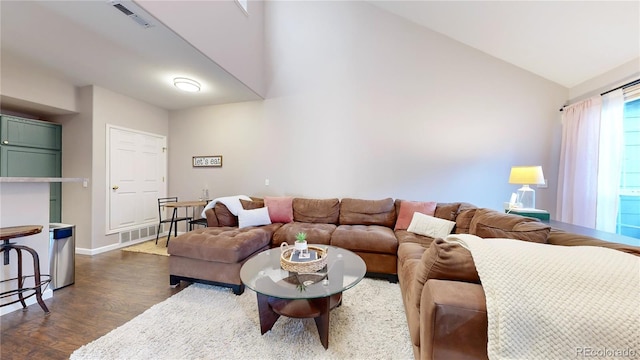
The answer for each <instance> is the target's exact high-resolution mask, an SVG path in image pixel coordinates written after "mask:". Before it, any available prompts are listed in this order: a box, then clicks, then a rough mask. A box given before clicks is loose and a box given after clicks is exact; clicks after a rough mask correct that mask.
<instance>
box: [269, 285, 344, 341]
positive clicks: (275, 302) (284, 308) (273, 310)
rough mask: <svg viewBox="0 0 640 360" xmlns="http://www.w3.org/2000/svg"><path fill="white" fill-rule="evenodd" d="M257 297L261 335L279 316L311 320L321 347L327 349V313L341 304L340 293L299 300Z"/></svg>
mask: <svg viewBox="0 0 640 360" xmlns="http://www.w3.org/2000/svg"><path fill="white" fill-rule="evenodd" d="M257 295H258V313H259V314H260V331H261V333H262V334H263V335H264V333H266V332H267V331H269V330H271V328H272V327H273V325H274V324H275V323H276V321H277V320H278V319H279V318H280V316H286V317H291V318H303V319H304V318H313V319H314V320H315V322H316V327H317V328H318V334H319V335H320V342H321V343H322V346H324V348H325V349H327V348H328V347H329V312H330V311H331V309H333V308H335V307H336V306H339V305H340V304H341V303H342V293H338V294H335V295H332V296H329V297H323V298H317V299H300V300H289V299H280V298H276V297H272V296H267V295H263V294H260V293H257Z"/></svg>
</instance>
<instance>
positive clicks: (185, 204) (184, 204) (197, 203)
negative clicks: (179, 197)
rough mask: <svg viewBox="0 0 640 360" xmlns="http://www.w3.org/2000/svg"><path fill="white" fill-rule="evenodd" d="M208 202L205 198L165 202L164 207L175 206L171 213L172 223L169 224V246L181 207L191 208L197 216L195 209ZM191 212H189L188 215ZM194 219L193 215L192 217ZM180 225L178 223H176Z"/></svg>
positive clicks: (193, 214)
mask: <svg viewBox="0 0 640 360" xmlns="http://www.w3.org/2000/svg"><path fill="white" fill-rule="evenodd" d="M206 205H207V202H206V201H203V200H189V201H176V202H168V203H165V204H164V207H167V208H173V213H172V214H171V225H169V235H168V236H167V246H169V239H170V238H171V229H172V228H173V226H174V223H175V219H176V217H177V216H178V209H179V208H191V213H192V216H195V210H193V209H195V208H196V207H199V206H206ZM188 216H189V214H188V213H187V217H188ZM192 220H193V217H192ZM175 226H178V224H175Z"/></svg>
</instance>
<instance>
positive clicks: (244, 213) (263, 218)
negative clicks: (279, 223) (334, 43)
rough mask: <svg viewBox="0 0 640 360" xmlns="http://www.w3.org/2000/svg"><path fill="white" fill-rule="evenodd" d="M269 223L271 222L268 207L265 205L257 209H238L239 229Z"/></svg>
mask: <svg viewBox="0 0 640 360" xmlns="http://www.w3.org/2000/svg"><path fill="white" fill-rule="evenodd" d="M269 224H271V218H269V209H268V208H267V207H266V206H265V207H261V208H258V209H251V210H238V227H239V228H240V229H242V228H245V227H248V226H260V225H269Z"/></svg>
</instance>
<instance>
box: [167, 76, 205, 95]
mask: <svg viewBox="0 0 640 360" xmlns="http://www.w3.org/2000/svg"><path fill="white" fill-rule="evenodd" d="M173 85H174V86H175V87H177V88H178V89H180V90H182V91H188V92H198V91H200V83H199V82H197V81H195V80H191V79H187V78H183V77H177V78H174V79H173Z"/></svg>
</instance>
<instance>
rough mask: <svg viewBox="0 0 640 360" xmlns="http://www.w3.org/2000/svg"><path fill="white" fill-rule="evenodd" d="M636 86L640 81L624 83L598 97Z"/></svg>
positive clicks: (562, 108) (561, 109)
mask: <svg viewBox="0 0 640 360" xmlns="http://www.w3.org/2000/svg"><path fill="white" fill-rule="evenodd" d="M637 84H640V79H637V80H633V81H631V82H628V83H626V84H624V85H620V86H618V87H617V88H613V89H611V90H607V91H605V92H603V93H601V94H600V96H604V95H607V94H608V93H610V92H612V91H616V90H618V89H624V88H628V87H630V86H633V85H637ZM567 106H569V105H564V106H563V107H561V108H560V111H564V108H566V107H567Z"/></svg>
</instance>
